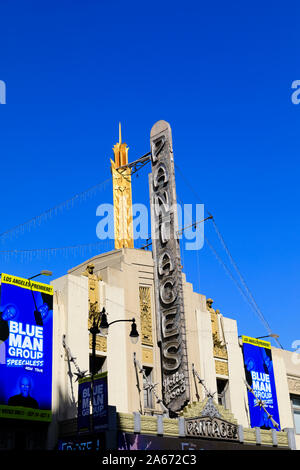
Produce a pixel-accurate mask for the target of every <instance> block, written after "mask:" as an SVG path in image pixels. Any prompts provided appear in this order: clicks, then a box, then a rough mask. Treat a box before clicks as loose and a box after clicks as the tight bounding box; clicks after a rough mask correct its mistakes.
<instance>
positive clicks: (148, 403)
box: [143, 367, 153, 408]
mask: <svg viewBox="0 0 300 470" xmlns="http://www.w3.org/2000/svg"><path fill="white" fill-rule="evenodd" d="M143 369H144V373H145V375H146V377H147V379H148V382H150V383H152V369H151V367H143ZM148 382H147V380H146V379H145V377H144V374H143V388H144V407H145V408H152V407H153V402H152V392H151V391H150V390H149V387H148Z"/></svg>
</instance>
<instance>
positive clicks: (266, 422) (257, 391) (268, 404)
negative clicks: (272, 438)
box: [242, 336, 280, 430]
mask: <svg viewBox="0 0 300 470" xmlns="http://www.w3.org/2000/svg"><path fill="white" fill-rule="evenodd" d="M242 341H243V355H244V367H245V376H246V381H247V383H248V385H249V386H250V387H251V389H252V392H251V390H248V404H249V412H250V421H251V427H253V428H254V427H260V428H266V429H270V428H275V429H276V427H275V426H274V422H272V420H274V421H275V422H276V423H277V424H278V428H277V430H280V421H279V411H278V403H277V395H276V388H275V377H274V369H273V360H272V350H271V344H270V343H269V342H268V341H262V340H259V339H257V338H250V337H248V336H242ZM260 400H262V402H259V401H260ZM259 403H262V404H263V406H264V408H265V410H266V411H265V410H264V409H263V408H262V407H261V406H260V405H259ZM268 415H269V416H268ZM270 416H271V417H272V420H271V419H270Z"/></svg>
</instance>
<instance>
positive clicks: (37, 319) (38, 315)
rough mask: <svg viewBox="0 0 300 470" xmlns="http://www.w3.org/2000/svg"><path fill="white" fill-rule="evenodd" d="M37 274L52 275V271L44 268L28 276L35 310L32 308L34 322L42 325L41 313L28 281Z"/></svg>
mask: <svg viewBox="0 0 300 470" xmlns="http://www.w3.org/2000/svg"><path fill="white" fill-rule="evenodd" d="M38 276H52V271H48V270H46V269H45V270H43V271H41V272H40V273H38V274H35V275H34V276H31V277H29V278H28V282H29V287H30V290H31V294H32V298H33V302H34V307H35V310H34V318H35V323H36V324H37V325H38V326H43V318H42V314H41V312H40V311H39V310H38V308H37V305H36V301H35V297H34V294H33V290H32V284H31V282H30V281H31V280H32V279H34V278H35V277H38Z"/></svg>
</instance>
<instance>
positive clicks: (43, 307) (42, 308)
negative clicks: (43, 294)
mask: <svg viewBox="0 0 300 470" xmlns="http://www.w3.org/2000/svg"><path fill="white" fill-rule="evenodd" d="M38 311H39V312H40V314H41V316H42V319H43V320H45V318H46V317H47V315H48V313H49V306H48V304H46V303H44V304H43V305H41V306H40V307H38Z"/></svg>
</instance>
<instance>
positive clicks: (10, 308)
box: [2, 304, 18, 321]
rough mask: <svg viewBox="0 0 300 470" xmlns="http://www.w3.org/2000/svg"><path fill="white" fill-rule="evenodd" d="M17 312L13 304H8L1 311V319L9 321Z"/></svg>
mask: <svg viewBox="0 0 300 470" xmlns="http://www.w3.org/2000/svg"><path fill="white" fill-rule="evenodd" d="M17 314H18V309H17V307H16V306H15V305H13V304H9V305H6V307H5V308H4V309H3V311H2V320H5V321H9V320H12V319H13V318H15V317H16V316H17Z"/></svg>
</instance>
